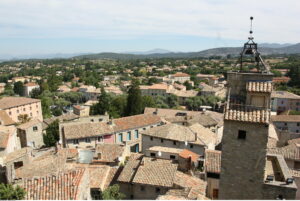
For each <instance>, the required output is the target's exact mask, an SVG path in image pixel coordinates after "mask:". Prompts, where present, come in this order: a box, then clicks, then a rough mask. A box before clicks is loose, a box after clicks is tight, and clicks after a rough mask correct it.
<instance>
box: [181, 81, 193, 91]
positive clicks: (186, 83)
mask: <svg viewBox="0 0 300 201" xmlns="http://www.w3.org/2000/svg"><path fill="white" fill-rule="evenodd" d="M183 85H184V86H185V87H186V90H191V89H193V86H192V85H191V83H190V82H189V81H185V82H184V83H183Z"/></svg>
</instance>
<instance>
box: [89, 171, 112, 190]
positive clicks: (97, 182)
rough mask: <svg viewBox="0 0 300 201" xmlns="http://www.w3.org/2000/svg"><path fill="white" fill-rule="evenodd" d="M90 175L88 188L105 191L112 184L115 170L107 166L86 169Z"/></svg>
mask: <svg viewBox="0 0 300 201" xmlns="http://www.w3.org/2000/svg"><path fill="white" fill-rule="evenodd" d="M88 170H89V173H90V174H89V175H90V188H100V189H101V190H102V191H103V190H105V189H106V188H107V187H108V186H109V185H110V183H111V182H112V179H113V177H114V176H115V174H116V171H117V168H115V167H110V166H107V165H102V166H90V167H88Z"/></svg>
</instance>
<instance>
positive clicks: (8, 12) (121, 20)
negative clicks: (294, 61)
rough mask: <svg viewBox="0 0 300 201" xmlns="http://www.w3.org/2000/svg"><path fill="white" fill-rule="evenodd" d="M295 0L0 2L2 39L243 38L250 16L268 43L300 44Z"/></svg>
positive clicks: (256, 32) (257, 33)
mask: <svg viewBox="0 0 300 201" xmlns="http://www.w3.org/2000/svg"><path fill="white" fill-rule="evenodd" d="M298 2H299V1H297V0H285V1H279V0H277V1H275V0H252V1H238V0H227V1H222V0H0V37H2V38H5V37H21V38H28V37H29V38H60V37H87V38H101V39H106V38H107V39H109V38H121V39H123V38H132V37H139V36H143V35H153V36H155V35H170V36H172V35H187V36H205V37H215V36H216V35H217V36H218V37H221V38H226V39H237V40H240V39H245V38H246V37H247V36H248V31H249V16H251V15H253V16H254V36H255V38H256V39H257V40H259V41H265V42H299V34H300V21H299V19H300V12H299V10H300V3H298Z"/></svg>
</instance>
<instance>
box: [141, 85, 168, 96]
mask: <svg viewBox="0 0 300 201" xmlns="http://www.w3.org/2000/svg"><path fill="white" fill-rule="evenodd" d="M172 87H173V86H172V85H168V84H165V83H161V84H153V85H151V86H144V85H141V86H140V89H141V93H142V95H143V96H168V93H169V91H170V89H171V88H172Z"/></svg>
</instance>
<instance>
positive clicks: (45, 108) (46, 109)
mask: <svg viewBox="0 0 300 201" xmlns="http://www.w3.org/2000/svg"><path fill="white" fill-rule="evenodd" d="M52 102H53V101H52V99H51V98H49V97H42V98H41V104H42V113H43V117H44V118H49V117H51V111H50V105H52Z"/></svg>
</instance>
